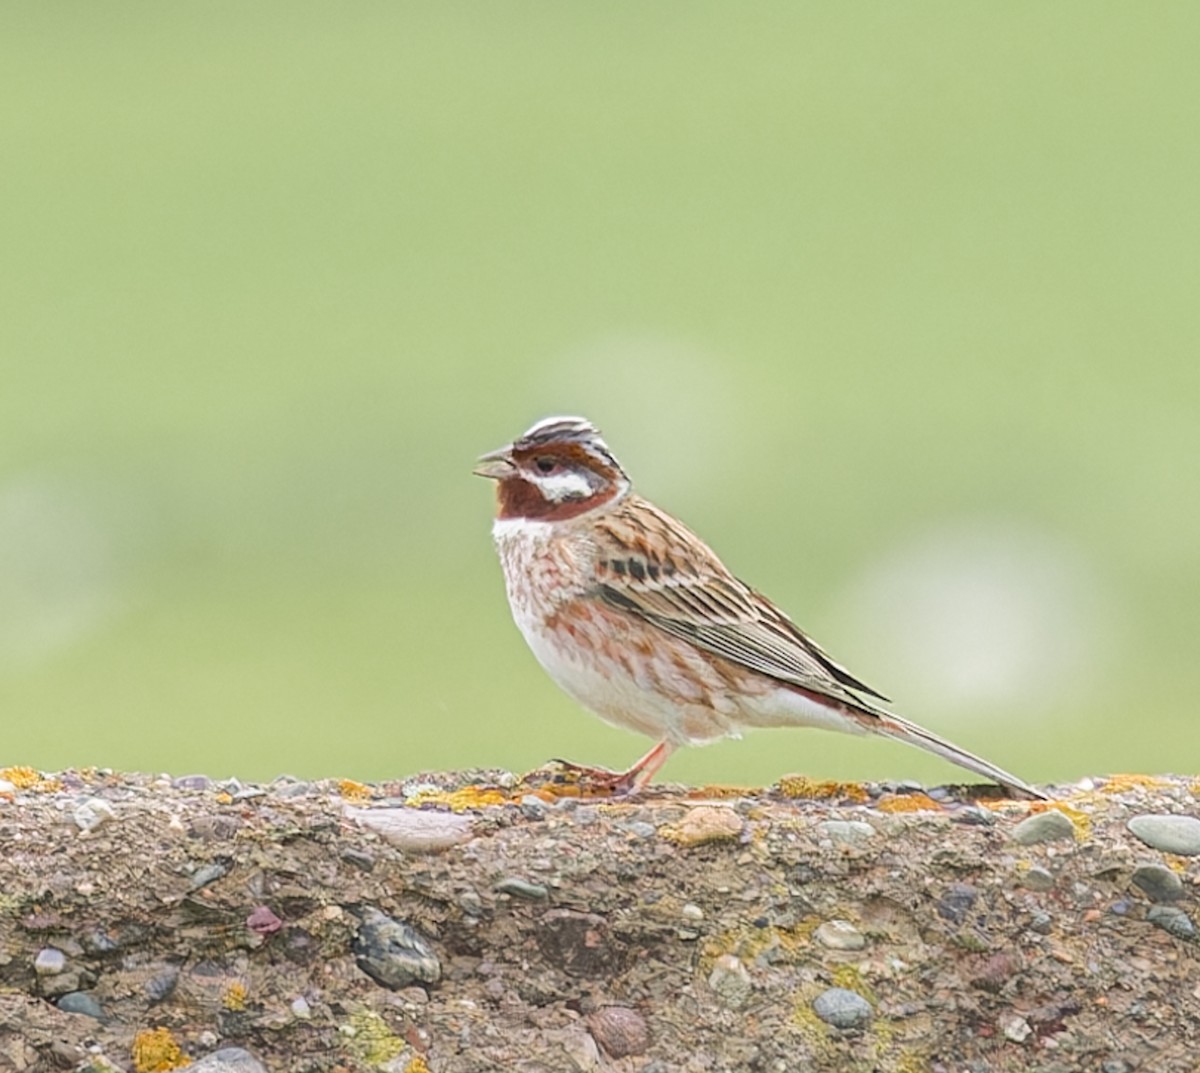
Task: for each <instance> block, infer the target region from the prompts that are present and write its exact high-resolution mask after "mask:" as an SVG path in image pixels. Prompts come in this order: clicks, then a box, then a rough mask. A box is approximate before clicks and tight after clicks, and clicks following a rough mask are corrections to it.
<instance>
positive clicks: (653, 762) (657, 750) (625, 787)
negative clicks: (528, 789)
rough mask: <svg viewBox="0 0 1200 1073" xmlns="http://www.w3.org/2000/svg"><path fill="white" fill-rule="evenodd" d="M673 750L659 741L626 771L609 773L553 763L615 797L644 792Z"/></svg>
mask: <svg viewBox="0 0 1200 1073" xmlns="http://www.w3.org/2000/svg"><path fill="white" fill-rule="evenodd" d="M674 748H675V747H674V746H673V745H670V744H668V743H667V742H665V741H660V742H659V743H658V744H657V745H655V746H654V748H653V749H651V750H650V751H649V752H648V753H647V754H646V755H645V756H643V757H642V758H641V759H640V760H638V761H637V763H635V764H634V765H633V767H631V768H630V769H629V770H628V771H609V770H608V768H602V767H587V766H586V765H584V764H573V763H571V761H569V760H555V761H554V763H556V764H558V765H559V766H561V767H562V768H563V769H564V770H565V771H567V772H568V773H570V774H571V775H573V776H574V777H575V778H576V779H577V780H578V781H579V782H583V783H586V784H588V786H589V787H595V788H596V789H597V790H602V791H607V792H608V793H610V794H613V795H614V796H617V795H624V794H631V793H636V792H637V791H639V790H644V789H645V788H646V786H647V784H648V783H649V782H650V780H651V779H653V778H654V776H655V775H656V774H657V773H658V770H659V768H661V767H662V766H663V764H665V763H666V762H667V757H669V756H670V755H671V753H672V751H673V750H674Z"/></svg>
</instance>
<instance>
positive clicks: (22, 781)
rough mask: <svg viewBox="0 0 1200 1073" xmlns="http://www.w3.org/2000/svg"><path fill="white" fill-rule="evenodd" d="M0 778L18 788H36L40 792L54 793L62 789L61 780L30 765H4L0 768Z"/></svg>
mask: <svg viewBox="0 0 1200 1073" xmlns="http://www.w3.org/2000/svg"><path fill="white" fill-rule="evenodd" d="M0 779H3V780H4V781H5V782H11V783H12V784H13V785H14V786H15V787H16V788H17V789H18V790H38V791H40V792H41V793H47V794H49V793H54V792H55V791H56V790H61V789H62V782H61V781H60V780H58V779H56V778H52V777H47V776H45V775H43V774H42V773H41V772H40V771H35V770H34V769H33V768H31V767H24V766H19V767H6V768H2V769H0Z"/></svg>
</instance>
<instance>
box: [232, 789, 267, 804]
mask: <svg viewBox="0 0 1200 1073" xmlns="http://www.w3.org/2000/svg"><path fill="white" fill-rule="evenodd" d="M266 796H267V791H266V790H264V789H263V788H262V787H261V786H246V787H243V788H242V789H241V790H238V792H237V793H236V794H234V795H233V799H234V800H235V801H253V800H254V799H255V798H256V797H266Z"/></svg>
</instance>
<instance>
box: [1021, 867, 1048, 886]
mask: <svg viewBox="0 0 1200 1073" xmlns="http://www.w3.org/2000/svg"><path fill="white" fill-rule="evenodd" d="M1021 886H1022V887H1024V888H1025V889H1026V890H1036V891H1047V890H1053V889H1054V876H1053V875H1051V873H1049V872H1047V871H1046V869H1045V868H1041V867H1038V866H1037V865H1034V866H1033V867H1032V868H1030V869H1028V870H1027V871H1026V872H1025V874H1024V875H1023V876H1021Z"/></svg>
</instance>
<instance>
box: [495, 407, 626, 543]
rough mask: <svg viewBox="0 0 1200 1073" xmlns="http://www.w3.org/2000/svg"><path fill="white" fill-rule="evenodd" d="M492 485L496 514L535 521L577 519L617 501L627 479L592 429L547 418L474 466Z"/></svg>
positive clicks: (571, 419) (564, 419) (579, 420)
mask: <svg viewBox="0 0 1200 1073" xmlns="http://www.w3.org/2000/svg"><path fill="white" fill-rule="evenodd" d="M474 472H475V473H476V474H478V475H479V476H480V477H488V478H490V479H492V480H494V481H495V482H496V503H497V516H498V517H500V518H528V519H531V520H537V521H563V520H566V519H568V518H575V517H578V516H579V515H580V514H583V513H584V512H585V511H589V510H594V509H596V508H597V507H600V506H604V505H606V504H608V503H611V502H613V501H614V500H616V499H619V498H621V497H622V496H624V495H625V494H626V493H627V492H628V491H629V487H630V484H629V478H628V476H626V474H625V471H624V470H623V469H622V468H621V464H620V463H619V462H618V461H617V460H616V458H614V457H613V454H612V452H611V451H610V450H609V449H608V444H606V443H605V442H604V440H603V439H602V438H601V436H600V433H599V432H598V431H597V430H596V426H595V425H593V424H592V423H591V422H590V421H588V420H586V419H585V418H582V417H547V418H546V419H545V420H542V421H539V422H537V424H535V425H534V426H533V427H532V428H530V429H529V430H528V431H527V432H526V433H525V434H524V435H522V436H520V437H519V438H518V439H516V440H514V441H513V442H512V443H510V444H508V445H507V446H505V447H501V448H500V449H499V450H498V451H491V452H489V453H488V454H486V455H484V456H483V457H482V458H480V459H479V461H478V462H477V463H476V464H475V471H474Z"/></svg>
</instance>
